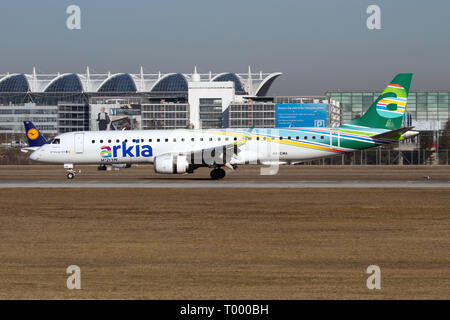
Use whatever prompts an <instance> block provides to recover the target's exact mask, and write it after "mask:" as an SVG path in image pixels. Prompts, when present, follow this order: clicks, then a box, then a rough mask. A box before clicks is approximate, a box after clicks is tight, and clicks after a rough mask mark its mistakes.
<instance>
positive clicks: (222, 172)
mask: <svg viewBox="0 0 450 320" xmlns="http://www.w3.org/2000/svg"><path fill="white" fill-rule="evenodd" d="M217 171H218V173H219V179H223V178H225V174H226V173H225V170H223V169H222V168H220V169H217Z"/></svg>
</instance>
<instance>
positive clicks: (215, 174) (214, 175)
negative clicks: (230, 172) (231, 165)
mask: <svg viewBox="0 0 450 320" xmlns="http://www.w3.org/2000/svg"><path fill="white" fill-rule="evenodd" d="M210 176H211V179H212V180H219V179H223V178H225V170H223V169H222V168H216V169H214V170H212V171H211V173H210Z"/></svg>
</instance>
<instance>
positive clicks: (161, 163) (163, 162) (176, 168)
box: [153, 155, 190, 173]
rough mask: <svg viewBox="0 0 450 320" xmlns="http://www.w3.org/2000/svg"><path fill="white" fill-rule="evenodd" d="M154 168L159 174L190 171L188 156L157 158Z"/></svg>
mask: <svg viewBox="0 0 450 320" xmlns="http://www.w3.org/2000/svg"><path fill="white" fill-rule="evenodd" d="M153 167H154V168H155V172H157V173H186V172H188V171H190V170H189V169H190V164H189V162H188V161H187V158H186V156H180V155H164V156H159V157H156V158H155V160H154V161H153Z"/></svg>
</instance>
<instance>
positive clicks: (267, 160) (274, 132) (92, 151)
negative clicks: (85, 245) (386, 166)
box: [24, 73, 418, 179]
mask: <svg viewBox="0 0 450 320" xmlns="http://www.w3.org/2000/svg"><path fill="white" fill-rule="evenodd" d="M411 79H412V74H411V73H402V74H398V75H397V76H396V77H395V78H394V79H393V80H392V81H391V83H390V84H389V85H388V86H387V87H386V89H385V90H384V91H383V92H382V94H381V95H380V96H379V97H378V98H377V99H376V100H375V102H374V103H373V104H372V105H371V106H370V107H369V109H368V110H367V112H366V113H365V114H364V115H362V116H361V117H360V118H357V119H355V120H352V121H350V122H348V123H346V124H343V125H341V126H339V127H330V128H244V129H208V130H193V129H179V130H133V131H85V132H69V133H63V134H60V135H57V136H56V137H54V138H53V139H51V140H49V141H46V140H45V138H44V137H43V136H42V134H41V133H40V132H39V130H38V129H37V128H36V127H35V126H34V125H33V124H32V123H31V122H29V121H26V122H25V123H24V124H25V130H26V135H27V138H28V143H29V147H27V148H24V151H28V152H31V154H30V159H31V160H34V161H38V162H44V163H55V164H56V163H58V164H64V167H65V168H66V169H68V173H67V177H68V178H69V179H73V178H74V177H75V171H74V165H78V164H80V165H81V164H83V165H84V164H98V165H113V166H130V165H132V164H137V163H141V164H153V166H154V170H155V172H157V173H166V174H183V173H193V172H194V171H195V169H197V168H199V167H209V168H211V169H212V170H211V179H222V178H224V177H225V170H224V169H223V167H228V168H230V169H236V168H237V167H238V166H239V165H244V164H272V163H276V164H289V163H295V162H301V161H305V160H312V159H317V158H324V157H331V156H335V155H338V154H343V153H351V152H354V151H357V150H362V149H367V148H372V147H375V146H379V145H383V144H390V143H393V142H398V141H402V140H404V139H408V138H411V137H413V136H415V135H417V134H418V132H415V131H411V129H412V127H402V123H403V116H404V113H405V108H406V102H407V98H408V93H409V88H410V84H411Z"/></svg>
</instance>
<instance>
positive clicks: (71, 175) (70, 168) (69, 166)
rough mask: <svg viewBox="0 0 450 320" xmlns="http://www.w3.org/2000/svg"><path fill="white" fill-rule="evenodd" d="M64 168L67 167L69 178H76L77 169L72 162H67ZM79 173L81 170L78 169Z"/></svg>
mask: <svg viewBox="0 0 450 320" xmlns="http://www.w3.org/2000/svg"><path fill="white" fill-rule="evenodd" d="M64 169H67V179H73V178H75V170H74V169H73V164H72V163H65V164H64ZM78 173H81V170H78Z"/></svg>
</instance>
